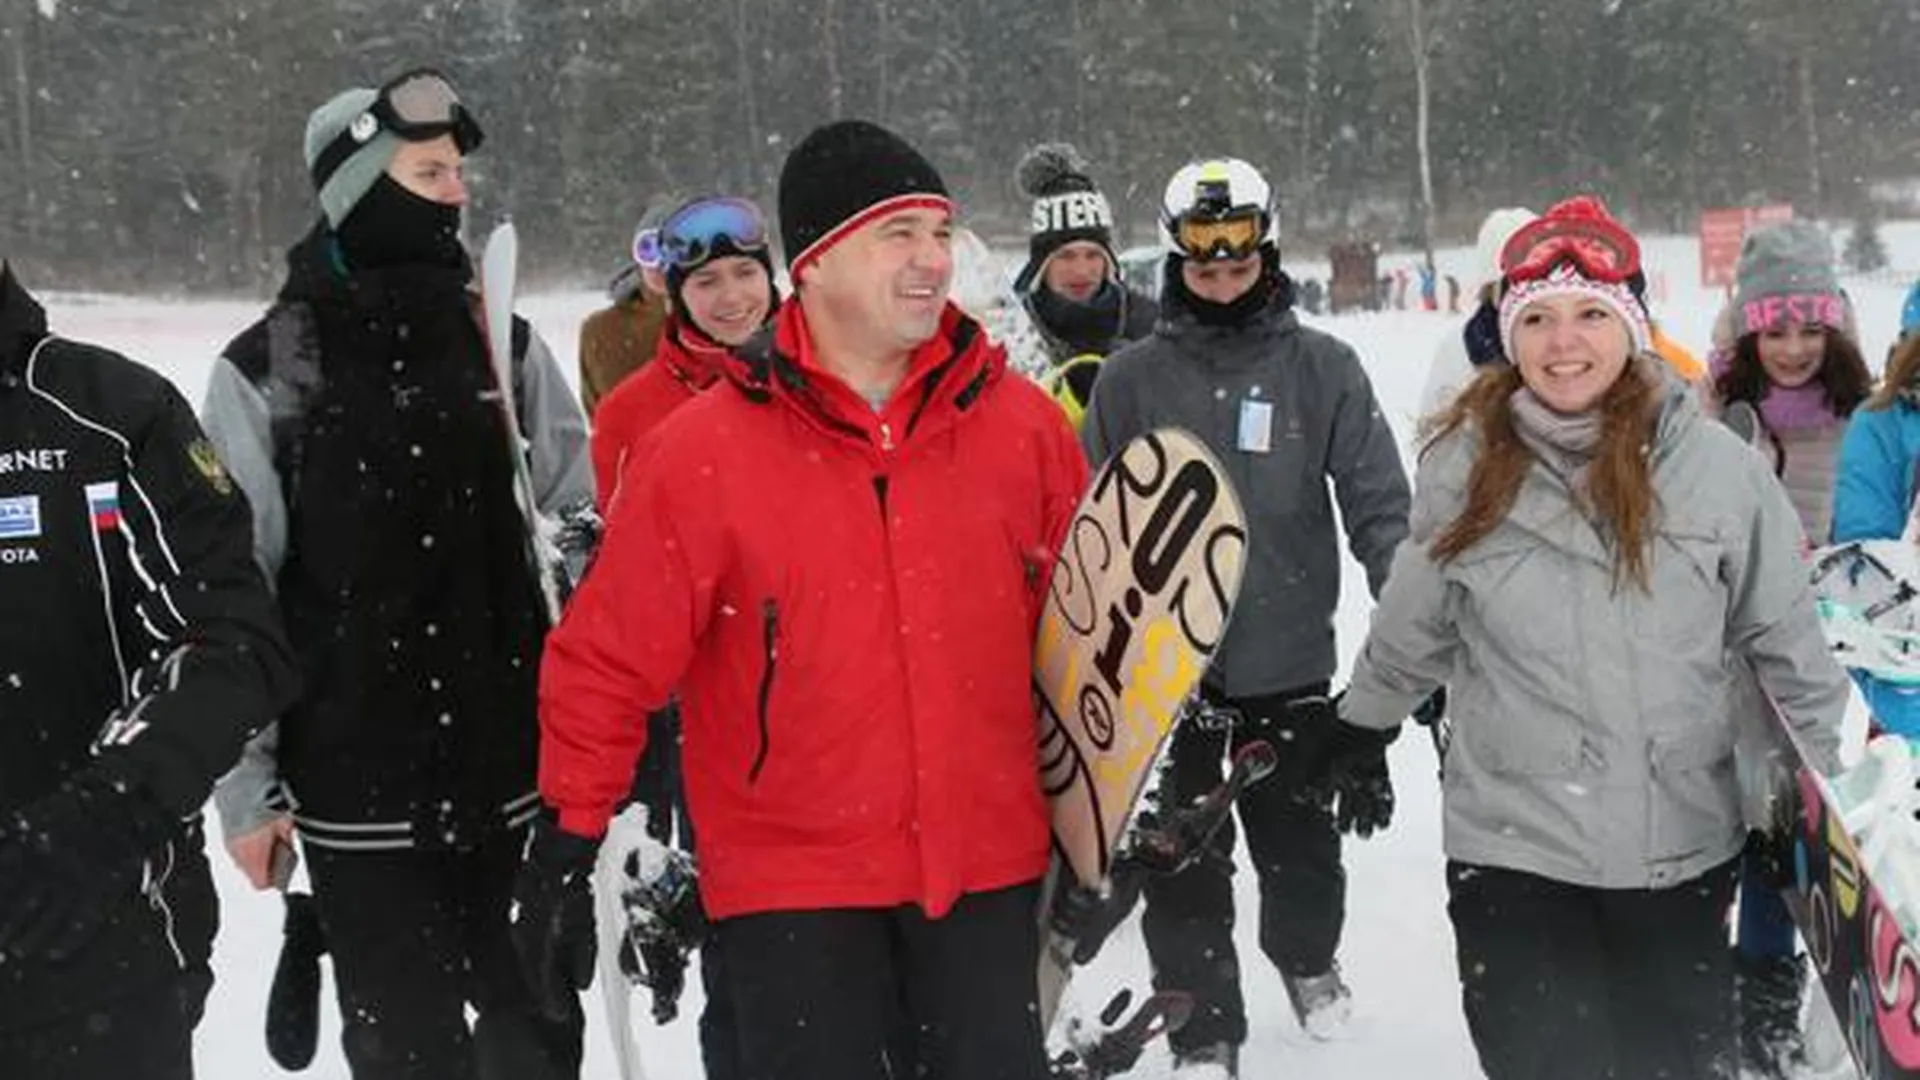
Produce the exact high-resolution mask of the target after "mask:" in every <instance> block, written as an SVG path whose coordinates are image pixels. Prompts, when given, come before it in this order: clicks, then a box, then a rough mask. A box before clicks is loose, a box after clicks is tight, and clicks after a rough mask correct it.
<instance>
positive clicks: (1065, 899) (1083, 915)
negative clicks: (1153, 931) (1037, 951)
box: [1052, 859, 1147, 964]
mask: <svg viewBox="0 0 1920 1080" xmlns="http://www.w3.org/2000/svg"><path fill="white" fill-rule="evenodd" d="M1146 879H1147V874H1146V871H1145V870H1143V869H1141V868H1140V866H1139V865H1137V864H1135V863H1132V862H1129V861H1126V860H1124V859H1123V860H1121V861H1120V862H1117V863H1115V864H1114V866H1113V871H1112V873H1111V874H1110V875H1109V876H1108V882H1109V887H1108V888H1107V890H1106V891H1105V892H1102V891H1101V890H1099V889H1092V888H1088V887H1087V886H1085V885H1082V884H1080V883H1079V882H1077V881H1062V882H1061V883H1060V887H1059V889H1058V890H1057V891H1056V892H1055V893H1054V897H1053V915H1052V920H1053V929H1054V931H1055V932H1056V933H1059V934H1060V935H1062V936H1064V937H1067V938H1071V939H1072V940H1073V962H1074V963H1076V964H1087V963H1091V962H1092V960H1093V958H1094V957H1095V956H1097V955H1099V953H1100V946H1101V945H1104V944H1106V940H1107V938H1108V936H1109V935H1111V934H1112V933H1113V932H1114V930H1115V929H1117V928H1118V927H1119V926H1120V924H1121V923H1122V922H1125V921H1126V918H1127V916H1128V915H1130V914H1132V913H1133V909H1134V906H1135V905H1136V904H1138V903H1139V902H1140V891H1141V889H1142V888H1143V887H1144V886H1145V885H1146Z"/></svg>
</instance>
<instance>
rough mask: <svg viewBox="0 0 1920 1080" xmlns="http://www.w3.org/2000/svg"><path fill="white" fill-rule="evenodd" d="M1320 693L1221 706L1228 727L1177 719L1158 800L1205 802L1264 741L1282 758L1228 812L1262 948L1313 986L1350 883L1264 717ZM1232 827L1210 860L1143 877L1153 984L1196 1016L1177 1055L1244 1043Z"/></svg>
mask: <svg viewBox="0 0 1920 1080" xmlns="http://www.w3.org/2000/svg"><path fill="white" fill-rule="evenodd" d="M1326 692H1327V684H1325V683H1321V684H1318V685H1315V686H1307V687H1302V688H1300V689H1298V690H1292V691H1287V692H1284V693H1280V694H1274V695H1271V696H1267V697H1258V698H1240V699H1226V700H1223V699H1220V698H1217V697H1214V696H1213V695H1212V694H1211V693H1209V694H1208V700H1209V701H1210V703H1213V704H1224V705H1226V706H1228V707H1229V708H1230V709H1231V710H1236V711H1237V712H1238V713H1239V714H1240V722H1239V723H1238V724H1236V725H1235V726H1233V727H1232V728H1230V729H1229V728H1210V727H1206V726H1203V725H1201V724H1196V723H1194V722H1192V719H1191V718H1189V719H1188V720H1183V721H1181V723H1180V726H1179V727H1177V728H1175V729H1174V734H1173V746H1172V748H1171V749H1170V750H1169V751H1168V756H1169V765H1168V767H1169V769H1170V770H1171V771H1170V773H1169V774H1168V776H1167V777H1166V779H1165V780H1164V781H1162V785H1163V786H1162V788H1161V792H1162V798H1163V799H1164V798H1165V797H1166V794H1167V792H1168V791H1169V790H1170V791H1171V793H1172V795H1173V797H1174V798H1175V799H1176V800H1178V801H1179V802H1180V803H1181V804H1185V803H1190V802H1192V801H1193V800H1196V799H1199V798H1201V797H1202V796H1204V795H1206V794H1207V792H1209V791H1210V790H1212V789H1213V788H1214V787H1216V786H1218V785H1219V784H1220V782H1221V781H1222V780H1223V779H1225V773H1226V767H1225V762H1226V760H1227V758H1228V756H1229V754H1230V752H1231V751H1235V750H1238V749H1239V748H1240V747H1241V746H1242V745H1244V744H1245V743H1248V742H1251V741H1253V740H1256V739H1267V740H1268V741H1270V742H1272V743H1273V746H1274V749H1275V750H1277V751H1279V753H1280V755H1281V759H1282V760H1281V764H1280V767H1279V768H1278V769H1277V770H1276V771H1275V772H1274V774H1273V775H1272V776H1269V777H1268V778H1267V779H1265V780H1263V781H1261V782H1259V783H1257V784H1254V785H1253V786H1251V787H1249V788H1248V789H1247V790H1246V792H1245V793H1244V794H1242V795H1241V797H1240V801H1239V803H1238V804H1237V807H1236V809H1237V810H1238V811H1239V817H1240V824H1241V826H1242V827H1243V828H1245V829H1246V832H1247V849H1248V852H1249V854H1250V855H1251V856H1252V858H1253V868H1254V873H1255V874H1257V875H1258V877H1259V880H1260V950H1261V951H1262V952H1264V953H1266V955H1267V958H1268V959H1269V960H1271V961H1272V962H1273V963H1274V965H1275V966H1277V967H1278V968H1279V969H1280V971H1281V973H1282V974H1285V975H1291V976H1311V975H1319V974H1322V973H1324V972H1326V971H1327V970H1328V969H1329V968H1331V967H1332V966H1333V959H1334V952H1335V950H1336V949H1337V948H1338V947H1339V944H1340V930H1341V926H1342V924H1343V922H1344V921H1345V918H1346V901H1347V874H1346V869H1345V868H1344V867H1343V866H1342V865H1341V863H1340V833H1339V831H1338V830H1337V829H1336V828H1335V827H1334V824H1333V815H1332V814H1331V813H1330V812H1329V811H1328V809H1327V806H1326V805H1325V803H1324V802H1323V801H1321V800H1318V799H1311V798H1308V797H1307V796H1306V794H1305V791H1304V788H1305V787H1306V786H1307V784H1308V783H1309V782H1311V781H1312V780H1314V779H1316V778H1313V777H1306V776H1302V775H1300V774H1298V773H1297V772H1295V771H1293V770H1290V769H1289V768H1288V766H1287V762H1286V760H1285V756H1286V743H1285V742H1284V741H1283V740H1277V739H1274V738H1273V736H1272V734H1271V732H1270V731H1269V730H1268V727H1267V725H1266V723H1265V722H1264V718H1270V717H1272V716H1274V715H1276V714H1277V713H1278V712H1279V711H1280V710H1282V709H1284V708H1285V706H1286V703H1287V702H1289V701H1292V700H1296V699H1298V698H1301V697H1309V696H1313V695H1316V694H1325V693H1326ZM1233 847H1234V827H1233V822H1232V821H1228V822H1227V824H1226V826H1225V827H1224V828H1222V829H1221V830H1220V832H1219V834H1218V835H1217V836H1216V837H1215V838H1214V845H1213V852H1212V853H1211V854H1209V856H1208V857H1206V858H1203V859H1201V860H1200V861H1198V862H1196V863H1195V864H1194V865H1193V866H1191V867H1189V868H1188V869H1186V870H1185V871H1183V872H1181V873H1179V874H1175V875H1173V876H1171V877H1150V878H1148V879H1147V883H1146V887H1145V889H1144V893H1145V896H1146V910H1145V912H1144V913H1143V914H1142V916H1141V923H1140V928H1141V931H1142V932H1143V934H1144V935H1145V937H1146V942H1147V956H1148V958H1149V959H1150V960H1151V961H1152V963H1153V985H1154V987H1155V989H1161V990H1185V991H1187V992H1188V993H1190V994H1193V995H1194V1000H1195V1005H1196V1008H1195V1009H1194V1014H1193V1017H1192V1019H1190V1020H1188V1021H1187V1024H1186V1026H1185V1027H1183V1028H1181V1029H1180V1030H1179V1031H1176V1032H1174V1033H1173V1035H1172V1036H1171V1038H1170V1041H1171V1042H1172V1043H1173V1046H1174V1048H1175V1049H1176V1050H1191V1049H1198V1048H1201V1047H1206V1046H1210V1045H1213V1044H1216V1043H1230V1044H1232V1045H1235V1046H1238V1045H1240V1044H1241V1043H1244V1042H1245V1041H1246V1038H1247V1014H1246V1003H1245V1001H1244V999H1243V998H1242V997H1241V992H1240V960H1239V954H1238V953H1237V952H1236V950H1235V948H1234V944H1233V922H1234V911H1233Z"/></svg>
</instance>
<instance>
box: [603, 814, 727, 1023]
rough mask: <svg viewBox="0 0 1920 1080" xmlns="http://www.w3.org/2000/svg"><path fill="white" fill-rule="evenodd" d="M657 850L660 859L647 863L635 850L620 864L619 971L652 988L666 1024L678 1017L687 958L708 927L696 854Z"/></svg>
mask: <svg viewBox="0 0 1920 1080" xmlns="http://www.w3.org/2000/svg"><path fill="white" fill-rule="evenodd" d="M661 853H663V855H661ZM653 854H655V855H661V857H657V858H653V859H649V860H646V861H644V862H643V860H642V859H641V855H642V851H641V850H639V849H636V850H634V851H631V852H629V853H628V854H627V858H626V861H625V863H624V864H623V865H622V869H623V870H624V878H625V881H624V884H623V886H622V888H621V890H620V908H621V911H622V912H623V913H624V914H625V915H626V932H625V933H623V934H622V935H621V937H620V971H621V973H622V974H624V975H625V976H626V977H627V980H628V981H629V982H631V983H633V984H634V985H635V986H644V987H646V988H647V989H648V990H650V991H651V992H652V995H653V1019H654V1022H655V1023H657V1024H665V1023H667V1022H669V1021H671V1020H673V1019H674V1018H675V1017H677V1016H679V1015H680V994H681V992H682V991H684V990H685V989H686V985H687V962H688V957H689V955H690V954H691V953H692V952H693V950H695V949H697V948H699V947H700V945H701V943H702V942H704V941H705V940H706V936H707V929H708V928H707V918H706V913H705V912H704V911H703V910H702V909H701V907H700V890H699V885H698V882H699V874H698V871H697V869H696V868H695V866H694V861H693V856H692V855H689V854H687V853H686V852H684V851H680V850H677V849H673V848H666V847H659V848H656V849H655V851H654V853H653Z"/></svg>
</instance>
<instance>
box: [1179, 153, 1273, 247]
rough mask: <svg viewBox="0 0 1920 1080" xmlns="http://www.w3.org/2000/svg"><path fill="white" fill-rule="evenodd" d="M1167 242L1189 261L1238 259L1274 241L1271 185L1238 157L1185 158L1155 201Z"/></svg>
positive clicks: (1256, 170)
mask: <svg viewBox="0 0 1920 1080" xmlns="http://www.w3.org/2000/svg"><path fill="white" fill-rule="evenodd" d="M1160 225H1161V227H1162V228H1163V229H1164V230H1165V231H1166V234H1167V242H1168V243H1169V244H1171V245H1173V249H1174V250H1175V251H1177V252H1179V253H1180V254H1182V255H1184V256H1186V257H1187V258H1189V259H1194V260H1197V261H1200V262H1208V261H1211V260H1214V259H1239V258H1245V257H1246V256H1248V255H1251V254H1253V253H1254V252H1255V251H1257V250H1258V249H1259V247H1260V245H1261V244H1263V243H1266V242H1268V241H1270V240H1272V239H1274V235H1273V233H1274V218H1273V188H1272V187H1271V186H1269V185H1268V183H1267V180H1266V177H1264V176H1261V175H1260V170H1258V169H1256V168H1254V167H1253V166H1251V165H1249V164H1247V163H1246V162H1244V161H1241V160H1240V159H1239V158H1209V159H1207V160H1204V161H1195V162H1190V163H1188V164H1187V165H1184V166H1182V167H1181V169H1180V171H1179V172H1176V173H1174V174H1173V179H1172V180H1169V181H1167V192H1166V194H1165V195H1164V196H1162V197H1161V200H1160Z"/></svg>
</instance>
